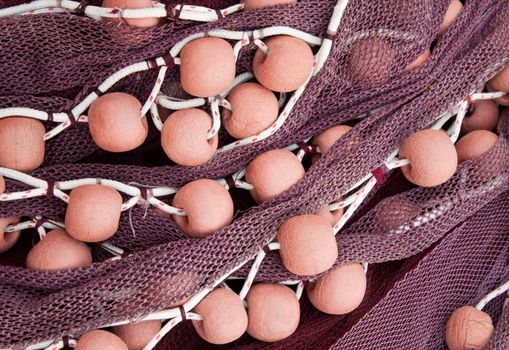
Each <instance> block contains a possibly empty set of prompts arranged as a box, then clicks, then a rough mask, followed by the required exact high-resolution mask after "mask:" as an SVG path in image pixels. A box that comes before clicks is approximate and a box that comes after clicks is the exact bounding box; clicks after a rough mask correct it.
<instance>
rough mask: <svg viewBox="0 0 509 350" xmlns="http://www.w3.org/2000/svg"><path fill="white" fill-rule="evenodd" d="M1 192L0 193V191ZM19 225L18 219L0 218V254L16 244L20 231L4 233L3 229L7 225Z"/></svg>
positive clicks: (12, 217)
mask: <svg viewBox="0 0 509 350" xmlns="http://www.w3.org/2000/svg"><path fill="white" fill-rule="evenodd" d="M0 192H1V191H0ZM16 224H19V218H18V217H14V216H10V217H6V218H0V254H1V253H5V252H6V251H8V250H9V249H11V248H12V247H13V246H14V245H15V244H16V242H18V239H19V236H20V234H21V232H20V231H14V232H4V230H5V228H6V227H7V226H9V225H16Z"/></svg>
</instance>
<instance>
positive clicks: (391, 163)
mask: <svg viewBox="0 0 509 350" xmlns="http://www.w3.org/2000/svg"><path fill="white" fill-rule="evenodd" d="M502 95H503V93H502V92H495V93H473V94H471V95H469V96H468V97H467V98H465V100H464V101H461V102H459V103H458V104H457V105H456V106H455V107H454V108H453V111H452V112H446V113H444V114H443V115H442V116H440V117H439V118H438V120H437V121H436V122H435V123H434V124H433V125H432V126H431V128H432V129H435V130H438V129H440V128H441V127H442V126H443V125H444V124H445V123H446V122H447V121H448V120H450V119H451V118H452V117H453V116H456V118H455V121H454V122H453V123H452V125H451V126H450V127H449V128H448V130H447V134H448V135H449V137H450V139H451V141H452V142H453V143H455V142H456V141H457V139H458V136H459V132H460V129H461V123H462V121H463V118H464V117H465V115H466V113H467V110H468V106H469V104H471V103H473V102H474V101H476V100H480V99H493V98H498V97H500V96H502ZM306 142H307V141H306ZM297 147H298V145H291V146H289V147H288V148H287V149H289V150H294V149H296V148H297ZM316 151H317V152H319V149H318V148H316ZM398 152H399V149H396V150H394V151H393V152H392V153H391V155H390V156H389V157H388V158H387V160H386V161H385V162H384V164H383V165H382V166H383V167H385V168H386V169H389V170H392V169H395V168H398V167H402V166H405V165H408V164H409V161H408V160H406V159H398V158H397V155H398ZM304 153H305V151H303V150H302V149H301V150H300V151H299V152H298V158H299V159H300V160H302V158H303V155H304ZM381 171H384V170H383V169H382V170H381ZM0 175H3V176H5V177H8V178H12V179H15V180H17V181H20V182H23V183H25V184H27V185H30V186H33V187H36V188H35V189H32V190H25V191H20V192H15V193H4V194H2V195H1V196H0V201H10V200H19V199H26V198H33V197H38V196H44V195H48V189H49V183H48V181H44V180H40V179H36V178H34V177H32V176H30V175H27V174H24V173H21V172H18V171H15V170H11V169H7V168H0ZM382 175H383V174H382ZM244 176H245V169H242V170H240V171H238V172H237V173H235V174H233V175H232V178H233V180H234V185H235V187H237V188H243V189H246V190H253V189H254V187H253V186H252V185H251V184H249V183H248V182H246V181H242V180H241V179H242V177H244ZM217 181H219V182H220V183H221V184H222V185H223V186H225V187H226V188H227V189H229V188H230V185H229V184H228V181H227V180H226V179H219V180H217ZM377 181H378V180H377V174H376V173H375V171H374V172H373V173H371V174H368V175H366V176H365V177H363V178H362V179H361V180H360V181H358V182H357V183H356V184H354V185H353V186H352V187H351V188H350V189H349V190H348V191H347V192H346V193H345V194H344V195H347V194H348V193H350V192H352V191H354V190H355V189H357V188H358V187H360V186H362V185H364V184H365V185H364V187H363V188H361V189H360V190H358V191H357V192H355V193H353V194H351V195H349V196H347V197H346V198H345V199H344V200H341V201H337V202H335V203H332V204H331V205H330V206H329V210H330V211H335V210H337V209H340V208H345V207H346V206H349V208H348V210H347V211H346V212H345V213H344V215H343V216H342V217H341V218H340V219H339V221H338V222H337V223H336V225H335V226H334V227H333V229H334V232H335V233H337V232H339V230H340V229H341V228H342V227H343V226H344V224H345V223H346V221H347V220H348V219H349V217H350V216H351V215H353V212H354V211H355V210H356V209H357V208H358V207H359V206H360V204H361V203H362V201H363V200H364V198H366V196H367V195H368V194H369V192H370V191H371V189H373V188H374V186H375V185H376V183H377ZM98 183H100V184H101V185H104V186H108V187H111V188H114V189H116V190H118V191H120V192H122V193H124V194H127V195H129V196H131V197H132V198H131V199H129V200H128V201H127V202H125V203H124V204H123V206H122V210H123V211H125V210H128V209H130V208H132V207H133V206H135V205H136V204H138V201H139V200H140V199H142V193H141V190H140V188H138V187H135V186H130V185H125V184H123V183H120V182H118V181H114V180H105V179H81V180H70V181H63V182H55V183H54V189H53V194H54V195H55V196H56V197H57V198H60V199H61V200H63V201H65V202H68V200H69V197H68V195H67V194H65V193H64V192H63V191H64V190H71V189H74V188H76V187H78V186H81V185H87V184H98ZM176 191H177V189H176V188H173V187H155V188H151V193H150V196H149V198H148V202H149V203H150V204H152V205H154V206H156V207H158V208H160V209H162V210H163V211H165V212H168V213H169V214H175V215H181V216H185V215H186V213H185V211H184V210H183V209H179V208H175V207H172V206H169V205H167V204H165V203H164V202H162V201H160V200H159V199H157V198H156V197H158V196H159V197H160V196H167V195H171V194H175V193H176Z"/></svg>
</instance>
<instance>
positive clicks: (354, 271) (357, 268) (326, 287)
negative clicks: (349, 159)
mask: <svg viewBox="0 0 509 350" xmlns="http://www.w3.org/2000/svg"><path fill="white" fill-rule="evenodd" d="M366 283H367V282H366V273H365V272H364V269H363V268H362V266H361V265H360V264H359V263H347V264H345V265H342V266H340V267H338V268H336V269H334V270H332V271H330V272H327V273H326V274H325V275H323V276H321V277H320V278H318V280H317V281H316V282H314V283H310V284H309V285H308V286H307V288H306V292H307V295H308V298H309V301H311V304H313V306H314V307H316V308H317V309H318V310H320V311H322V312H325V313H328V314H332V315H344V314H347V313H349V312H352V311H353V310H355V309H356V308H357V307H358V306H359V305H360V304H361V303H362V300H363V299H364V295H365V294H366Z"/></svg>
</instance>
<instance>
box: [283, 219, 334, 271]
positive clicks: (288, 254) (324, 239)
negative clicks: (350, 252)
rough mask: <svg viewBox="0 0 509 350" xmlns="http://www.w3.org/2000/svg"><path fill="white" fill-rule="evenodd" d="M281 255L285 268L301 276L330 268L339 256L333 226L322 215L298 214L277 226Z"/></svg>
mask: <svg viewBox="0 0 509 350" xmlns="http://www.w3.org/2000/svg"><path fill="white" fill-rule="evenodd" d="M277 239H278V241H279V244H280V245H281V248H280V249H279V254H280V255H281V260H282V262H283V265H284V266H285V268H286V269H287V270H288V271H290V272H291V273H294V274H296V275H300V276H310V275H316V274H319V273H322V272H325V271H327V270H328V269H330V268H331V267H332V265H334V262H335V261H336V259H337V258H338V246H337V243H336V238H335V236H334V234H333V232H332V226H331V224H330V223H329V222H328V221H327V219H326V218H324V217H322V216H319V215H298V216H294V217H292V218H290V219H287V220H286V221H285V222H284V223H283V224H282V225H281V226H280V227H279V229H278V232H277Z"/></svg>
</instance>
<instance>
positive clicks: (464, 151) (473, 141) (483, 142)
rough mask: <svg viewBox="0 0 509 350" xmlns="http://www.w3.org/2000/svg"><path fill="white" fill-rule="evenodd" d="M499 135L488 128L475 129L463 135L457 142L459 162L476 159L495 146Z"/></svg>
mask: <svg viewBox="0 0 509 350" xmlns="http://www.w3.org/2000/svg"><path fill="white" fill-rule="evenodd" d="M497 140H498V135H497V134H495V133H493V132H491V131H488V130H475V131H472V132H469V133H468V134H466V135H465V136H463V137H462V138H461V139H459V141H458V142H457V143H456V151H457V152H458V162H459V163H461V162H464V161H466V160H471V159H475V158H477V157H480V156H481V155H482V154H484V153H486V152H488V151H489V150H490V149H492V148H493V146H495V144H496V143H497Z"/></svg>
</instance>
